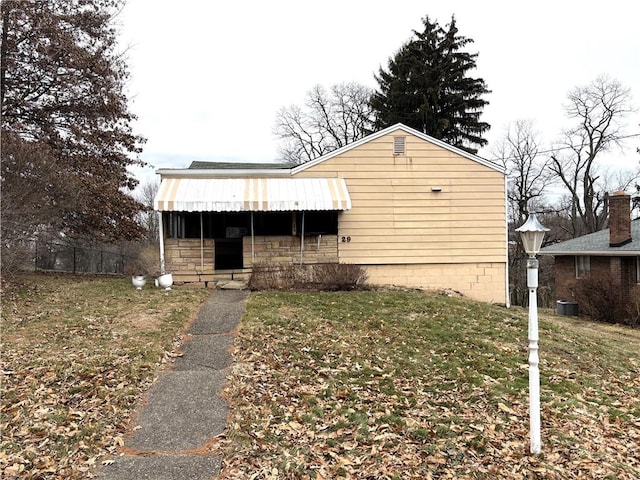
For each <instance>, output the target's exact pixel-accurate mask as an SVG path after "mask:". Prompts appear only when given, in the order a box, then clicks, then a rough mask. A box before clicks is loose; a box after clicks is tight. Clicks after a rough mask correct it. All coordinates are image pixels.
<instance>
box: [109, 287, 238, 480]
mask: <svg viewBox="0 0 640 480" xmlns="http://www.w3.org/2000/svg"><path fill="white" fill-rule="evenodd" d="M247 297H248V292H245V291H234V290H227V291H221V290H214V291H213V292H212V294H211V296H210V297H209V299H208V300H207V301H206V302H205V304H204V305H203V306H202V308H201V310H200V313H199V314H198V318H197V319H196V320H195V322H194V323H193V325H192V326H191V327H190V328H189V330H188V331H187V334H188V335H189V337H188V340H187V341H186V342H185V343H184V345H183V352H184V355H183V356H182V357H179V358H178V359H177V360H176V362H175V365H174V366H173V368H172V369H171V370H168V371H167V372H164V373H163V374H161V375H160V377H159V378H158V380H157V381H156V382H155V383H154V384H153V385H152V386H151V388H150V389H149V392H148V393H147V396H146V402H145V403H144V405H142V406H141V407H140V410H139V411H138V413H137V417H136V426H135V429H134V430H133V433H132V434H131V435H130V436H128V437H127V438H126V439H125V448H124V451H125V452H127V453H126V454H125V455H121V456H118V457H114V458H112V460H114V462H113V463H111V464H109V465H105V466H102V467H101V468H100V470H99V471H98V472H97V478H99V479H102V480H141V479H153V480H205V479H206V480H210V479H211V478H212V477H214V476H215V475H217V474H218V473H219V472H220V464H221V462H220V458H218V457H216V456H213V455H211V454H208V453H207V452H208V450H207V448H206V447H207V444H208V443H209V442H211V441H212V440H213V438H214V437H215V436H217V435H219V434H221V433H222V432H223V431H224V428H225V423H226V419H227V413H228V410H227V404H226V402H225V400H224V399H223V398H222V397H221V396H220V394H221V393H222V388H223V386H224V383H225V378H226V376H227V374H228V368H229V367H230V366H231V363H232V358H231V353H230V349H231V345H232V342H233V337H232V335H231V333H232V332H233V331H234V330H235V329H236V327H237V325H238V322H239V320H240V318H241V317H242V315H243V314H244V311H245V304H246V300H247Z"/></svg>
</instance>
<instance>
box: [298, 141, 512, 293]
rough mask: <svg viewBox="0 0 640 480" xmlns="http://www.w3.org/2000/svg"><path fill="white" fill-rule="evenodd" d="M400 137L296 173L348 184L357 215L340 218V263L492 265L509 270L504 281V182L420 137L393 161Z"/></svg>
mask: <svg viewBox="0 0 640 480" xmlns="http://www.w3.org/2000/svg"><path fill="white" fill-rule="evenodd" d="M393 137H394V135H393V133H392V134H389V135H386V136H383V137H380V138H377V139H375V140H372V141H370V142H367V143H365V144H363V145H360V146H359V147H358V148H355V149H352V150H349V151H346V152H344V153H342V154H340V155H338V156H336V157H333V158H330V159H328V160H326V161H324V162H322V163H319V164H317V165H314V166H312V167H310V168H308V169H306V170H303V171H301V172H299V173H298V174H296V176H299V177H319V176H320V177H340V178H344V179H345V181H346V183H347V188H348V189H349V193H350V195H351V201H352V208H351V210H349V211H345V212H342V213H341V214H340V219H339V232H338V238H339V239H340V238H341V237H351V241H350V242H340V241H339V243H338V249H339V258H340V261H341V262H347V263H359V264H367V265H382V264H390V265H394V264H439V265H441V264H454V263H455V264H457V263H462V264H465V263H469V262H472V263H473V264H474V265H475V264H476V263H477V262H489V263H492V264H494V263H497V264H499V265H500V264H502V266H501V267H500V268H498V269H499V270H501V271H502V274H504V268H505V266H504V263H505V262H506V248H505V241H506V239H505V191H504V175H503V174H502V173H500V172H499V171H496V170H493V169H491V168H489V167H487V166H485V165H482V164H480V163H478V162H475V161H473V160H470V159H468V158H465V157H463V156H462V155H458V154H456V153H453V152H450V151H448V150H445V149H444V148H441V147H439V146H437V145H434V144H431V143H429V142H426V141H424V140H423V139H420V138H417V137H415V136H413V135H406V154H405V155H396V156H394V155H393ZM432 188H441V189H442V191H440V192H433V191H432V190H431V189H432ZM494 270H495V268H494ZM493 275H494V276H498V277H499V272H498V273H496V272H493ZM502 281H504V276H503V278H502ZM494 286H495V285H494ZM492 288H493V287H492Z"/></svg>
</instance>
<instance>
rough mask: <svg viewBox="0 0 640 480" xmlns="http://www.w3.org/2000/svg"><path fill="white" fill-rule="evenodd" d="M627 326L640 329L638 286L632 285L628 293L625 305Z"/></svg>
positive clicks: (639, 290) (639, 289) (639, 291)
mask: <svg viewBox="0 0 640 480" xmlns="http://www.w3.org/2000/svg"><path fill="white" fill-rule="evenodd" d="M625 323H626V324H627V325H631V326H632V327H640V285H634V286H633V287H632V288H631V291H630V292H629V304H628V305H627V322H625Z"/></svg>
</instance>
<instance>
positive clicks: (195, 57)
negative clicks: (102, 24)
mask: <svg viewBox="0 0 640 480" xmlns="http://www.w3.org/2000/svg"><path fill="white" fill-rule="evenodd" d="M452 14H455V16H456V21H457V25H458V29H459V33H460V34H461V35H463V36H465V37H468V38H471V39H473V40H474V43H472V44H470V45H469V46H468V48H467V51H470V52H478V53H479V56H478V59H477V65H478V68H477V70H475V71H472V72H470V75H471V76H473V77H481V78H483V79H484V80H485V82H486V83H487V85H488V87H489V89H490V90H492V93H491V94H489V95H488V96H487V97H486V99H487V100H488V101H489V102H490V103H489V105H488V106H487V107H486V108H485V110H484V114H483V116H482V119H483V120H484V121H487V122H489V123H490V124H491V126H492V128H491V130H490V132H489V134H488V135H487V139H488V140H489V146H488V147H486V148H484V149H483V150H481V151H480V152H479V154H480V155H481V156H484V157H489V156H490V149H491V147H492V145H494V144H495V143H496V142H497V141H498V140H500V139H501V138H502V137H503V135H504V128H505V127H506V125H507V124H508V123H509V122H513V121H515V120H518V119H532V120H534V121H535V124H536V127H537V129H538V130H539V131H540V133H541V137H542V140H543V142H544V143H548V142H551V141H552V140H554V139H555V138H556V137H557V136H558V133H559V132H560V129H561V127H562V126H563V125H567V119H566V117H565V116H564V110H563V104H564V103H565V101H566V97H567V93H568V91H569V90H571V89H572V88H574V87H576V86H582V85H586V84H588V83H590V82H591V81H592V80H594V79H595V78H596V77H597V76H598V75H600V74H608V75H609V76H611V77H612V78H615V79H618V80H620V81H621V82H622V83H623V85H625V86H626V87H629V88H631V90H632V93H633V95H634V103H635V105H636V106H640V3H638V2H634V1H632V0H608V1H606V2H602V1H593V0H582V1H579V0H578V1H575V0H554V1H549V0H538V1H536V2H517V1H492V2H480V1H478V0H448V1H442V0H440V1H437V2H436V1H425V0H423V1H414V0H408V1H401V0H395V1H387V2H380V1H373V0H369V1H361V0H340V1H337V0H323V1H319V2H305V1H300V0H298V1H287V0H271V1H253V0H246V1H225V2H222V1H213V0H211V1H208V0H128V2H127V6H126V7H125V9H124V11H123V12H122V13H121V16H120V19H119V20H120V22H121V24H122V30H121V40H122V42H123V44H124V45H129V46H130V48H129V50H128V52H127V55H128V63H129V67H130V72H131V81H130V84H129V96H130V99H131V110H132V112H133V113H135V114H136V115H138V117H139V121H138V122H137V124H136V126H135V129H136V133H139V134H141V135H143V136H145V137H147V139H148V141H147V144H146V145H145V151H144V153H143V156H142V158H143V160H145V161H146V162H148V163H150V164H151V165H153V166H154V167H156V168H169V167H171V168H183V167H187V166H188V165H189V164H190V163H191V161H193V160H209V161H241V162H269V161H274V160H276V159H277V146H278V141H277V139H276V138H275V136H274V135H273V133H272V128H273V124H274V120H275V114H276V112H277V110H278V109H279V108H280V107H282V106H288V105H291V104H302V101H303V99H304V95H305V93H306V91H308V90H309V89H310V88H311V87H312V86H314V85H315V84H321V85H324V86H330V85H332V84H335V83H340V82H348V81H357V82H359V83H362V84H365V85H367V86H370V87H372V88H375V87H376V86H377V84H376V82H375V80H374V73H377V71H378V68H379V67H380V66H381V65H382V66H384V67H386V65H387V60H388V58H389V57H390V56H392V55H393V54H394V53H395V52H396V51H397V50H398V48H400V46H401V45H402V43H403V42H405V41H406V40H408V39H409V38H410V37H411V33H412V30H413V29H416V30H419V31H421V30H422V23H421V18H422V17H424V16H425V15H428V16H429V17H430V19H431V20H437V21H438V23H440V25H443V26H444V25H445V24H447V23H449V20H450V19H451V15H452ZM638 124H640V115H639V114H635V115H634V116H633V117H630V118H629V128H628V129H629V132H630V133H638V132H639V131H640V127H639V126H638ZM637 146H640V139H638V138H634V139H632V140H631V141H629V142H628V144H627V149H626V151H624V152H614V154H613V155H612V161H614V159H615V160H624V161H626V162H627V163H628V164H629V165H637V163H638V160H639V159H640V158H639V157H638V154H637V153H635V148H636V147H637ZM150 172H151V170H149V171H147V172H144V171H137V172H136V174H137V175H138V176H139V177H141V178H145V177H147V176H149V173H150Z"/></svg>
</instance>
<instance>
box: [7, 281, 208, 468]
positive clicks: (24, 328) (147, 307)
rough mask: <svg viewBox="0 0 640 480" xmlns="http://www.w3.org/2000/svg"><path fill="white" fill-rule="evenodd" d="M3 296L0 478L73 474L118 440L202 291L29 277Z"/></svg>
mask: <svg viewBox="0 0 640 480" xmlns="http://www.w3.org/2000/svg"><path fill="white" fill-rule="evenodd" d="M203 290H204V289H203ZM2 294H3V318H2V323H3V324H2V330H3V335H2V356H1V360H2V362H1V363H2V366H1V367H0V375H1V382H2V383H1V385H2V403H1V404H0V415H1V420H0V422H1V425H0V426H1V429H2V439H1V440H0V473H1V475H0V476H2V478H6V479H12V478H20V479H36V478H37V479H76V478H90V477H92V475H93V471H94V469H95V467H96V465H99V464H100V463H102V462H108V461H109V460H107V456H108V455H109V454H113V453H115V452H116V451H117V449H118V448H119V447H121V446H123V445H124V439H123V436H124V435H125V432H126V429H127V427H128V424H129V419H130V416H131V413H132V410H133V408H134V407H135V405H136V403H137V402H138V401H139V399H140V395H141V393H142V392H143V391H144V390H145V389H146V388H147V387H148V386H149V385H150V382H151V381H152V380H153V378H154V376H155V375H156V374H157V371H158V368H159V366H160V365H161V364H162V363H164V362H166V361H168V360H170V358H171V357H172V356H175V355H176V354H175V353H172V354H169V353H168V352H165V349H167V350H171V349H172V346H171V342H172V339H174V338H177V334H178V332H179V331H180V330H181V328H182V326H183V325H184V323H185V322H186V321H187V320H188V319H189V318H191V317H192V316H193V315H194V313H195V312H196V311H197V308H198V306H199V305H200V303H201V301H202V300H203V299H204V296H205V295H206V291H200V290H198V291H196V290H186V291H184V292H183V291H178V290H174V291H172V292H171V293H170V295H167V294H166V293H165V292H160V291H155V290H148V291H142V292H136V291H135V290H133V287H131V286H130V281H129V280H128V279H122V278H110V279H97V278H91V279H88V278H81V279H77V278H76V277H64V276H63V277H54V276H34V277H27V278H26V279H25V280H24V282H23V283H22V284H21V285H17V286H7V285H4V288H3V291H2ZM151 325H153V326H154V328H150V326H151Z"/></svg>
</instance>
